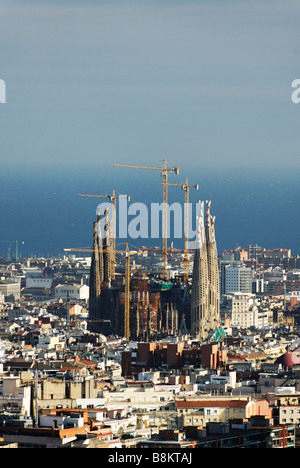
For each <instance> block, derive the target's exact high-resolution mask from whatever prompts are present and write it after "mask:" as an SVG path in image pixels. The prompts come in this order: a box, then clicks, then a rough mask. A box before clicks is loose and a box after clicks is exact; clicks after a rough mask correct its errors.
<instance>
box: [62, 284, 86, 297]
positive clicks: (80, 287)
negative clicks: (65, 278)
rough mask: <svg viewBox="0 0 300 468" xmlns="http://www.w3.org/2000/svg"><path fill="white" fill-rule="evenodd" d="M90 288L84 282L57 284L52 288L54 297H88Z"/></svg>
mask: <svg viewBox="0 0 300 468" xmlns="http://www.w3.org/2000/svg"><path fill="white" fill-rule="evenodd" d="M89 290H90V288H89V287H88V286H87V285H86V284H59V285H57V286H56V287H55V289H54V295H55V299H81V300H88V299H89Z"/></svg>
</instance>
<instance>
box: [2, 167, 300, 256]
mask: <svg viewBox="0 0 300 468" xmlns="http://www.w3.org/2000/svg"><path fill="white" fill-rule="evenodd" d="M158 164H159V162H157V164H148V165H149V166H151V165H158ZM186 177H187V178H188V179H189V181H190V183H194V184H199V190H198V191H196V190H193V189H192V188H191V189H190V202H191V203H192V204H193V206H194V207H196V204H197V202H198V201H199V200H204V201H205V200H211V202H212V207H211V212H212V215H215V216H216V238H217V245H218V251H219V253H220V252H221V251H222V250H223V249H230V248H235V247H236V245H240V246H241V247H246V246H247V245H248V244H258V245H260V246H262V247H264V248H291V249H292V253H293V254H300V246H299V234H300V219H299V216H298V214H299V206H298V201H299V195H300V187H299V180H298V175H297V174H295V173H292V172H285V173H283V172H282V171H280V172H279V171H277V172H276V171H269V172H264V173H261V172H259V171H254V170H250V169H249V170H248V171H245V170H241V169H238V168H236V169H234V168H231V169H228V170H227V171H226V170H224V169H219V170H218V169H213V168H211V169H208V168H204V169H202V170H199V169H198V170H194V171H191V172H190V173H188V172H186V173H183V171H181V172H180V174H179V175H177V176H176V175H175V174H173V173H171V174H170V175H169V181H170V182H174V183H183V182H184V181H185V178H186ZM161 182H162V178H161V175H160V172H159V171H147V170H141V169H129V168H121V167H111V166H109V165H106V166H103V167H102V168H101V166H99V167H98V168H93V167H91V168H86V167H77V168H74V167H71V168H67V167H56V168H54V167H50V168H49V167H48V168H41V167H35V168H34V167H31V168H28V167H27V168H25V167H19V168H18V169H15V168H12V167H10V168H9V167H6V168H5V169H4V170H3V171H2V172H1V174H0V207H1V212H0V216H1V224H0V241H1V242H0V255H1V256H4V257H7V255H8V247H9V244H8V243H7V242H2V241H12V243H11V255H13V254H14V247H15V246H14V243H13V241H15V240H18V242H19V250H20V254H21V255H23V256H25V257H27V256H31V255H37V256H40V255H42V256H56V255H58V254H63V253H64V249H65V248H78V247H87V248H88V247H91V245H92V223H93V221H95V219H96V209H97V205H98V203H101V202H103V200H102V199H99V198H86V197H79V196H78V194H79V193H89V194H101V195H103V194H111V193H112V190H113V189H115V190H116V193H117V194H123V195H125V194H126V195H129V196H130V202H129V205H130V204H131V203H135V202H138V203H144V204H146V205H147V206H148V207H149V209H150V204H151V203H161V202H162V185H161ZM168 200H169V203H170V205H171V204H172V203H174V202H180V203H183V201H184V192H183V190H182V189H181V188H177V187H169V190H168ZM193 209H194V208H193ZM195 209H196V208H195ZM193 212H194V211H193ZM128 219H129V221H130V219H132V217H130V216H129V218H128ZM193 226H194V223H193ZM173 232H174V231H173V224H172V226H171V237H172V233H173ZM125 240H128V241H129V242H131V244H133V245H136V246H137V247H139V246H141V245H147V246H154V245H158V246H160V245H161V239H130V238H128V239H117V243H118V242H120V243H123V242H124V241H125ZM171 240H172V239H170V241H169V245H170V242H171ZM22 242H24V244H21V243H22ZM174 247H178V248H183V239H174ZM120 248H121V249H122V248H123V247H120Z"/></svg>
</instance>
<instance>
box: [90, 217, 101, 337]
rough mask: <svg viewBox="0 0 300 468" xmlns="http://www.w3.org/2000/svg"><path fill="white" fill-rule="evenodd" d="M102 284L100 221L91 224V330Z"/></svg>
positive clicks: (96, 315) (96, 316) (97, 315)
mask: <svg viewBox="0 0 300 468" xmlns="http://www.w3.org/2000/svg"><path fill="white" fill-rule="evenodd" d="M102 282H103V252H102V239H101V229H100V219H99V217H98V218H97V221H96V222H94V223H93V249H92V260H91V269H90V295H89V319H90V320H91V324H92V325H91V327H90V328H91V329H92V328H93V322H92V321H93V320H97V319H98V318H99V315H100V295H101V287H102Z"/></svg>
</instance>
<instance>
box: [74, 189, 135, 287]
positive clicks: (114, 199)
mask: <svg viewBox="0 0 300 468" xmlns="http://www.w3.org/2000/svg"><path fill="white" fill-rule="evenodd" d="M77 195H78V196H79V197H90V198H91V197H94V198H108V199H109V200H110V201H111V202H112V205H113V213H112V219H111V231H112V232H111V241H112V244H111V252H112V262H111V277H112V279H114V278H115V263H116V262H115V251H116V232H117V231H116V224H117V223H116V213H117V212H116V209H117V199H118V198H119V196H116V193H115V190H113V193H112V195H108V194H105V195H93V194H89V193H78V194H77ZM127 198H128V199H129V197H127Z"/></svg>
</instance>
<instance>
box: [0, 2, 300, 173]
mask: <svg viewBox="0 0 300 468" xmlns="http://www.w3.org/2000/svg"><path fill="white" fill-rule="evenodd" d="M299 19H300V4H299V2H298V1H294V0H290V1H286V0H280V1H278V0H259V1H258V0H251V1H244V0H240V1H237V0H228V1H225V0H213V1H211V0H210V1H208V0H207V1H205V0H198V1H197V0H182V1H179V0H159V1H158V0H151V1H150V0H135V1H134V0H132V1H130V0H119V1H116V0H110V1H101V0H98V1H96V0H95V1H93V0H85V1H79V0H51V1H50V0H49V1H48V0H41V1H37V0H36V1H34V0H26V1H25V0H23V1H22V0H1V4H0V22H1V23H0V24H1V27H0V57H1V61H0V79H2V80H4V81H5V84H6V103H2V104H0V138H1V147H0V168H1V166H2V168H4V167H5V166H6V165H9V166H12V167H15V168H16V169H17V168H20V167H21V166H24V165H26V166H27V167H31V166H32V167H37V166H39V167H50V166H51V167H54V168H55V167H56V168H57V169H58V170H59V168H60V167H71V166H72V167H76V166H78V167H80V166H83V167H89V168H90V169H95V170H101V169H104V168H107V167H110V166H111V165H112V164H113V163H126V164H127V163H128V164H147V165H152V164H157V163H158V162H159V161H162V160H164V159H166V160H167V161H168V163H169V164H170V165H178V166H180V168H181V170H182V173H185V172H186V173H187V175H188V174H191V171H192V170H193V168H194V167H196V168H197V169H201V168H202V167H203V168H204V167H205V168H215V169H223V168H224V169H225V168H230V167H238V168H241V169H243V168H244V169H245V170H247V169H248V168H252V169H255V170H259V169H261V170H266V169H270V168H271V167H272V168H275V169H278V170H279V171H280V170H281V169H282V168H284V169H288V170H291V171H295V170H296V171H298V170H299V167H300V162H299V161H300V160H299V150H298V148H299V123H300V103H299V104H295V103H293V102H292V100H291V94H292V87H291V85H292V82H293V80H295V79H298V78H300V28H299Z"/></svg>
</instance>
